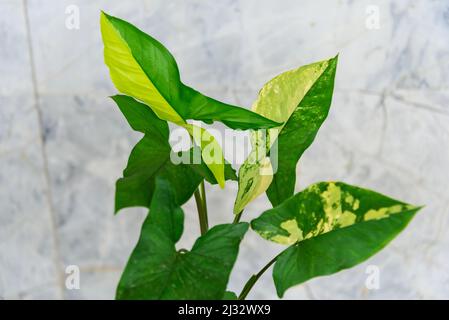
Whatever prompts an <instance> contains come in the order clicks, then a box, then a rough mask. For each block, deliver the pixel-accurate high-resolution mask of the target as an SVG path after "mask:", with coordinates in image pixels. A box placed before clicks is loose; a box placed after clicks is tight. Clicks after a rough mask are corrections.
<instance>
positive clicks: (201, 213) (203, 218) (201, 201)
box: [194, 181, 209, 235]
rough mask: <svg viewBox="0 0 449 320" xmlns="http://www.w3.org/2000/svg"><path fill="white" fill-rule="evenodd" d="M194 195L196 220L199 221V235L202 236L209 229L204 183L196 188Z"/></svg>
mask: <svg viewBox="0 0 449 320" xmlns="http://www.w3.org/2000/svg"><path fill="white" fill-rule="evenodd" d="M202 194H203V195H202ZM194 195H195V202H196V208H197V210H198V219H199V221H200V230H201V235H203V234H205V233H206V232H207V230H208V229H209V222H208V219H207V206H206V190H205V188H204V181H201V184H200V186H199V187H198V189H196V190H195V193H194Z"/></svg>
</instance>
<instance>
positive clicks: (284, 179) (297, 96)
mask: <svg viewBox="0 0 449 320" xmlns="http://www.w3.org/2000/svg"><path fill="white" fill-rule="evenodd" d="M336 65H337V57H335V58H333V59H330V60H326V61H321V62H316V63H313V64H310V65H306V66H303V67H300V68H298V69H296V70H292V71H287V72H285V73H282V74H281V75H279V76H277V77H275V78H274V79H272V80H270V81H269V82H268V83H267V84H265V86H264V87H263V88H262V90H261V91H260V93H259V97H258V99H257V100H256V102H255V103H254V105H253V108H252V109H253V111H255V112H257V113H259V114H261V115H263V116H265V117H267V118H270V119H273V120H275V121H278V122H283V123H284V125H282V126H279V127H277V128H273V129H269V130H268V131H267V132H266V134H265V132H260V131H259V132H256V133H255V134H254V135H253V140H252V141H253V151H252V153H251V154H250V156H249V157H248V159H247V161H245V164H244V165H242V167H241V168H240V170H239V191H238V194H237V199H236V202H235V206H234V213H238V212H240V211H241V210H243V208H244V207H245V206H246V205H247V204H248V203H249V202H250V201H252V200H253V199H255V198H256V197H257V196H259V195H260V194H262V193H263V192H264V191H266V190H267V189H268V190H267V195H268V198H269V199H270V201H271V203H272V204H273V206H275V205H277V204H279V203H280V202H282V201H283V200H285V199H286V198H288V197H290V196H291V195H293V192H294V187H295V181H296V173H295V169H296V164H297V162H298V160H299V158H300V157H301V155H302V154H303V153H304V151H305V150H306V149H307V148H308V147H309V146H310V144H311V143H312V142H313V140H314V138H315V136H316V134H317V132H318V129H319V128H320V126H321V124H322V123H323V121H324V120H325V119H326V117H327V114H328V111H329V107H330V103H331V99H332V92H333V87H334V77H335V70H336ZM267 155H270V158H271V159H274V161H272V162H273V164H269V162H270V159H269V158H268V157H267ZM270 169H271V170H272V171H274V172H275V175H274V177H270V175H271V174H270Z"/></svg>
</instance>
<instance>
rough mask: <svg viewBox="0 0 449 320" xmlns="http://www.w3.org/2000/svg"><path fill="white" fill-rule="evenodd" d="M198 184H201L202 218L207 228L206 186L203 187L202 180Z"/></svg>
mask: <svg viewBox="0 0 449 320" xmlns="http://www.w3.org/2000/svg"><path fill="white" fill-rule="evenodd" d="M200 186H201V199H202V200H203V201H202V204H203V211H204V219H205V220H206V226H207V229H209V217H208V215H207V201H206V187H205V183H204V180H203V181H202V182H201V184H200Z"/></svg>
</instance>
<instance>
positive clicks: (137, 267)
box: [116, 178, 248, 300]
mask: <svg viewBox="0 0 449 320" xmlns="http://www.w3.org/2000/svg"><path fill="white" fill-rule="evenodd" d="M182 229H183V212H182V210H181V208H180V207H179V206H177V205H176V201H175V194H174V192H173V191H172V189H171V186H170V184H169V183H168V182H167V181H166V180H163V179H159V178H158V179H157V182H156V191H155V194H154V197H153V200H152V202H151V208H150V213H149V214H148V217H147V218H146V220H145V222H144V224H143V227H142V231H141V235H140V239H139V241H138V243H137V245H136V247H135V249H134V251H133V253H132V255H131V257H130V259H129V261H128V264H127V266H126V268H125V271H124V272H123V275H122V277H121V279H120V283H119V285H118V288H117V294H116V298H117V299H173V300H178V299H216V300H219V299H222V298H223V297H224V296H225V291H226V285H227V282H228V279H229V275H230V273H231V270H232V267H233V265H234V263H235V260H236V258H237V254H238V250H239V245H240V242H241V240H242V238H243V236H244V235H245V233H246V231H247V230H248V224H247V223H239V224H224V225H218V226H215V227H214V228H212V229H210V230H209V231H208V232H207V233H206V234H205V235H204V236H201V237H200V238H198V239H197V241H196V242H195V244H194V245H193V247H192V250H191V251H187V250H184V249H181V250H178V251H176V246H175V245H176V242H177V241H178V240H179V238H180V236H181V234H182Z"/></svg>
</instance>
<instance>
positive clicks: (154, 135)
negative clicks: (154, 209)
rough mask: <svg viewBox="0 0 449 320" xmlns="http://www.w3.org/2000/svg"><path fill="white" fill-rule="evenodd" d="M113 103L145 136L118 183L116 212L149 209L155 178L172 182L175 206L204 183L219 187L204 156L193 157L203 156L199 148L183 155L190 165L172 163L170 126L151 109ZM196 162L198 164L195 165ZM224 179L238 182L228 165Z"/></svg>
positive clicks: (121, 100)
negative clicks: (162, 178) (129, 208)
mask: <svg viewBox="0 0 449 320" xmlns="http://www.w3.org/2000/svg"><path fill="white" fill-rule="evenodd" d="M113 100H114V101H115V102H116V103H117V105H118V106H119V108H120V110H121V111H122V113H123V114H124V115H125V117H126V119H127V121H128V122H129V124H130V125H131V127H132V128H133V129H135V130H137V131H140V132H144V133H145V136H144V137H143V138H142V139H141V140H140V141H139V142H138V143H137V145H136V146H135V147H134V148H133V150H132V152H131V155H130V157H129V160H128V165H127V167H126V169H125V170H124V172H123V178H120V179H119V180H118V181H117V184H116V195H115V212H118V211H119V210H120V209H123V208H127V207H133V206H143V207H149V205H150V203H151V198H152V196H153V192H154V184H155V178H156V177H158V176H160V177H164V178H166V179H168V180H169V181H173V185H172V186H173V189H174V191H175V195H176V196H175V198H176V201H177V202H176V203H177V204H179V205H182V204H184V203H185V202H186V201H187V200H188V199H189V198H190V197H191V196H192V194H193V192H194V191H195V190H196V189H197V187H198V185H199V183H200V182H201V181H202V180H203V179H206V180H207V181H208V182H210V183H212V184H216V183H217V181H216V180H215V178H214V175H213V174H212V173H211V172H210V170H209V168H208V167H207V166H206V165H205V164H204V162H203V161H202V159H201V156H198V157H194V155H193V153H194V150H196V152H197V153H196V154H197V155H200V154H201V151H200V150H199V149H197V148H196V149H193V148H192V149H190V150H188V151H185V152H183V153H182V154H184V155H186V156H188V157H187V159H190V160H192V161H190V163H179V164H174V163H173V161H172V160H171V155H173V154H172V150H171V147H170V144H169V143H168V126H167V123H166V122H165V121H162V120H160V119H159V118H158V117H157V116H156V115H155V114H154V113H153V111H151V109H149V108H148V107H147V106H145V105H144V104H142V103H140V102H137V101H136V100H134V99H133V98H131V97H127V96H115V97H113ZM181 157H182V156H181ZM193 159H196V160H197V161H198V163H197V164H195V163H192V162H194V161H193ZM225 178H226V179H233V180H235V179H236V176H235V172H234V170H233V169H232V167H231V166H230V165H229V164H226V165H225Z"/></svg>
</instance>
